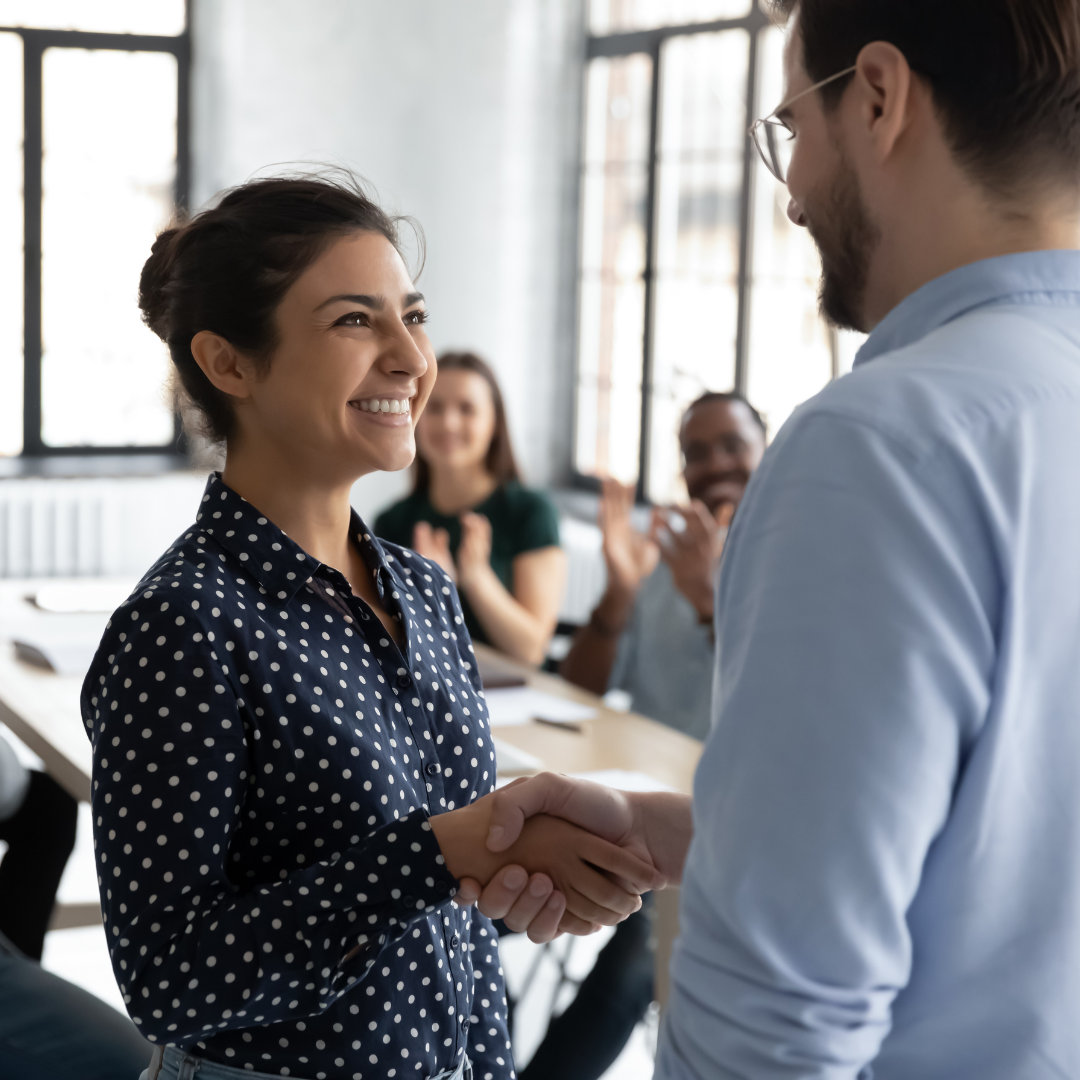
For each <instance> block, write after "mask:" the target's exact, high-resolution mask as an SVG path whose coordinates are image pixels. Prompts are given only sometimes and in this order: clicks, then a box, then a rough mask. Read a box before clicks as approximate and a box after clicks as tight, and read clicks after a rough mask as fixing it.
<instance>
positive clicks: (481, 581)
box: [458, 567, 555, 665]
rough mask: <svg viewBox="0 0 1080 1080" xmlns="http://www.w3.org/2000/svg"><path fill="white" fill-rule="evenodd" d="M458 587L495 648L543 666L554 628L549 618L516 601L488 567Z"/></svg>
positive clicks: (516, 658)
mask: <svg viewBox="0 0 1080 1080" xmlns="http://www.w3.org/2000/svg"><path fill="white" fill-rule="evenodd" d="M458 587H459V589H460V590H461V592H462V593H463V594H464V595H465V596H466V597H467V598H468V600H469V605H470V606H471V607H472V609H473V612H474V613H475V615H476V618H477V620H478V621H479V623H480V625H481V626H482V627H483V629H484V633H485V634H486V635H487V638H488V640H489V641H490V642H491V644H492V645H494V646H495V648H496V649H499V650H500V651H502V652H504V653H506V654H507V655H508V656H512V657H513V658H514V659H515V660H521V661H523V662H524V663H527V664H536V665H539V664H541V663H543V660H544V656H545V655H546V653H547V647H548V643H549V642H550V641H551V635H552V633H553V632H554V629H555V627H554V625H553V624H552V622H551V620H550V619H541V618H539V617H538V616H536V615H534V614H533V613H532V612H531V611H529V609H528V608H527V607H525V605H524V604H522V603H520V602H519V601H518V600H516V599H515V598H514V596H513V594H512V593H511V592H510V591H509V590H508V589H507V588H506V586H505V585H503V583H502V582H501V581H500V580H499V579H498V577H496V575H495V572H494V571H493V570H492V569H491V568H490V567H483V568H481V569H479V570H477V571H476V572H475V573H473V574H470V575H469V576H468V577H467V578H464V579H462V580H460V581H459V582H458Z"/></svg>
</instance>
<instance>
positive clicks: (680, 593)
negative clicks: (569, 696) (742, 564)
mask: <svg viewBox="0 0 1080 1080" xmlns="http://www.w3.org/2000/svg"><path fill="white" fill-rule="evenodd" d="M765 440H766V428H765V421H764V420H763V419H762V418H761V414H760V413H759V412H758V411H757V409H755V408H754V407H753V406H752V405H751V404H750V403H749V402H748V401H747V400H746V399H745V398H744V397H742V395H740V394H737V393H734V392H727V393H717V392H714V391H710V392H708V393H705V394H702V395H701V396H700V397H698V398H697V399H695V400H694V401H693V402H691V403H690V405H689V406H687V409H686V412H684V413H683V417H682V421H681V423H680V425H679V447H680V450H681V453H682V461H683V480H684V481H685V483H686V491H687V495H688V496H689V502H688V503H687V504H685V505H682V506H671V507H655V508H654V509H653V511H652V517H651V522H650V527H649V531H648V532H647V533H642V532H639V531H638V530H637V529H635V528H634V526H633V524H632V522H631V513H632V511H633V508H634V486H633V485H632V484H620V483H619V482H618V481H616V480H607V481H605V482H604V486H603V496H602V498H601V504H600V528H601V531H602V532H603V551H604V561H605V563H606V566H607V585H606V588H605V590H604V594H603V597H602V598H601V600H600V603H599V604H598V605H597V606H596V608H595V609H594V611H593V613H592V616H591V618H590V619H589V622H588V624H587V625H586V626H584V627H583V628H582V629H581V630H580V631H578V633H577V634H576V635H575V637H574V641H573V644H572V646H571V650H570V652H569V653H568V654H567V656H566V658H565V659H564V661H563V663H562V667H561V668H560V671H561V674H562V675H563V676H564V677H565V678H567V679H568V680H569V681H570V682H573V683H576V684H577V685H579V686H583V687H584V688H585V689H587V690H591V691H592V692H594V693H598V694H602V693H604V692H605V691H606V690H609V689H619V690H623V691H625V692H626V693H628V694H629V695H630V699H631V707H632V708H633V709H634V710H635V711H636V712H639V713H642V714H644V715H646V716H650V717H652V718H653V719H655V720H660V721H662V722H663V723H665V724H668V725H669V726H671V727H674V728H677V729H679V730H680V731H683V732H685V733H686V734H688V735H692V736H693V737H694V738H696V739H704V738H705V735H706V733H707V732H708V730H709V715H710V699H711V695H712V669H713V634H712V617H713V585H714V581H715V576H716V567H717V563H718V560H719V557H720V553H721V550H722V548H723V540H724V536H725V535H726V531H727V526H728V524H729V523H730V521H731V519H732V516H733V515H734V513H735V509H736V507H737V506H738V505H739V500H740V499H741V498H742V496H743V492H744V491H745V490H746V485H747V483H748V482H749V480H750V476H751V475H752V473H753V472H754V470H755V469H756V468H757V466H758V464H759V462H760V461H761V456H762V454H763V453H764V452H765ZM643 899H644V901H645V902H644V904H643V905H642V908H641V910H640V911H638V912H636V913H635V914H634V915H631V916H630V918H629V919H627V920H626V921H625V922H623V923H620V924H619V925H618V926H617V927H616V928H615V933H614V934H613V935H612V937H611V939H610V940H609V941H608V942H607V944H606V945H605V946H604V948H603V949H601V950H600V953H599V955H598V956H597V959H596V963H595V964H594V965H593V968H592V970H591V971H590V972H589V974H588V975H587V976H586V977H585V979H584V981H583V982H582V984H581V987H580V989H579V990H578V993H577V996H576V997H575V998H574V1000H573V1001H572V1002H571V1003H570V1005H569V1006H568V1007H567V1008H566V1010H565V1011H564V1012H563V1013H562V1014H561V1015H559V1016H557V1017H556V1018H555V1019H554V1020H553V1021H552V1022H551V1024H550V1026H549V1028H548V1031H547V1034H546V1035H545V1036H544V1040H543V1042H542V1043H541V1044H540V1047H539V1049H538V1050H537V1051H536V1054H535V1055H534V1056H533V1058H532V1059H531V1060H530V1062H529V1064H528V1065H527V1066H526V1067H525V1068H524V1069H522V1071H521V1080H542V1078H544V1077H549V1076H559V1077H561V1078H563V1080H597V1078H598V1077H600V1076H601V1075H603V1073H604V1072H605V1071H606V1070H607V1069H608V1068H609V1067H610V1065H611V1064H612V1062H614V1061H615V1059H616V1058H617V1057H618V1056H619V1054H620V1052H621V1051H622V1048H623V1047H624V1046H625V1045H626V1042H627V1040H628V1039H629V1038H630V1036H631V1034H632V1033H633V1031H634V1027H635V1026H636V1025H637V1023H638V1022H639V1021H640V1020H641V1018H642V1017H643V1016H644V1015H645V1012H646V1010H647V1009H648V1007H649V1004H650V1002H651V1001H652V1000H653V968H654V964H655V961H654V957H653V948H652V942H651V937H652V914H651V913H652V902H651V900H652V898H651V894H650V895H649V896H646V897H644V898H643Z"/></svg>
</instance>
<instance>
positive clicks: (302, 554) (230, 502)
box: [195, 472, 393, 602]
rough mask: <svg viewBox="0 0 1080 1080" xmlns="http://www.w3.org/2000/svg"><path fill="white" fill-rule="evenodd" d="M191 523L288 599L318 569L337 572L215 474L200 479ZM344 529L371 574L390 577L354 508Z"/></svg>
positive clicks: (274, 592) (375, 542) (383, 554)
mask: <svg viewBox="0 0 1080 1080" xmlns="http://www.w3.org/2000/svg"><path fill="white" fill-rule="evenodd" d="M195 520H196V523H197V524H198V526H199V528H200V529H202V531H203V532H204V533H206V535H207V536H210V537H212V538H213V539H214V540H215V541H216V542H217V543H218V544H219V545H220V546H221V547H223V548H224V549H225V550H226V551H228V552H229V553H230V554H231V555H233V556H234V557H235V558H236V559H237V560H238V561H239V562H240V563H242V564H243V566H244V567H245V568H246V569H247V570H248V571H249V573H250V574H251V577H252V578H253V579H254V580H255V581H257V582H258V583H259V584H260V585H261V586H262V587H263V588H264V589H265V590H266V591H267V593H269V594H270V595H271V596H275V597H277V598H278V599H279V600H282V601H285V602H288V601H289V600H291V599H292V598H293V597H294V596H295V595H296V594H297V592H298V591H299V590H300V589H301V587H302V586H304V585H306V584H307V582H309V581H310V580H311V579H312V577H314V576H315V574H317V573H319V572H320V571H323V572H327V573H329V574H332V575H334V576H337V577H340V575H339V574H338V572H337V571H336V570H335V569H334V568H333V567H329V566H324V565H323V564H322V563H320V562H319V560H318V559H316V558H315V557H314V556H312V555H309V554H308V553H307V552H306V551H305V550H304V549H303V548H302V547H301V546H300V545H299V544H298V543H296V541H295V540H292V539H290V538H289V536H288V535H287V534H286V533H284V532H282V530H281V529H279V528H278V527H277V525H275V524H274V523H273V522H272V521H271V520H270V519H269V518H267V517H265V516H264V515H263V514H261V513H260V512H259V511H258V510H257V509H256V508H255V507H254V506H252V505H251V503H249V502H248V501H247V499H245V498H244V497H243V496H242V495H239V494H238V493H237V492H235V491H233V489H232V488H231V487H229V485H228V484H226V483H225V481H224V480H222V479H221V474H220V473H217V472H215V473H212V474H211V475H210V477H209V479H208V480H207V481H206V489H205V491H204V492H203V498H202V505H201V506H200V507H199V513H198V515H197V516H196V519H195ZM349 529H350V532H351V534H352V535H353V537H355V539H356V543H357V545H358V546H359V548H360V551H361V553H362V554H363V556H364V561H365V562H366V563H367V564H368V567H369V568H370V569H371V570H372V572H373V573H378V571H380V570H382V571H384V572H385V573H386V574H389V575H391V577H392V576H393V571H392V569H391V566H390V561H389V560H388V559H387V556H386V552H385V551H384V550H383V547H382V545H381V544H380V543H379V541H378V540H377V539H376V538H375V536H374V535H372V533H371V531H370V530H369V529H368V527H367V526H366V525H365V524H364V522H363V521H362V520H361V518H360V515H359V514H357V512H356V511H355V510H353V511H352V520H351V524H350V526H349Z"/></svg>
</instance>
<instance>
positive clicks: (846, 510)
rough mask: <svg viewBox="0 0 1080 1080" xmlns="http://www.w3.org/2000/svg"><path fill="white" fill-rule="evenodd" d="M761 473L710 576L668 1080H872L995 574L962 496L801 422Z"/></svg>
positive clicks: (871, 440)
mask: <svg viewBox="0 0 1080 1080" xmlns="http://www.w3.org/2000/svg"><path fill="white" fill-rule="evenodd" d="M763 469H764V470H765V471H764V472H762V473H761V474H760V475H759V478H758V480H757V482H756V483H755V485H753V487H752V489H751V490H750V491H749V492H748V494H747V498H746V500H744V503H743V505H742V507H741V508H740V511H739V515H738V518H737V520H736V521H735V523H734V526H733V529H732V533H731V536H730V537H729V540H728V546H727V552H726V555H725V558H724V566H723V569H722V572H721V581H720V588H719V594H718V598H717V619H718V623H717V628H718V630H717V632H718V650H719V658H720V659H719V663H720V667H719V678H718V684H717V696H716V700H715V705H714V708H715V710H716V723H715V726H714V728H713V730H712V733H711V735H710V737H709V739H708V741H707V743H706V748H705V752H704V756H703V758H702V761H701V763H700V765H699V767H698V771H697V778H696V781H695V791H694V827H695V832H694V839H693V843H692V845H691V848H690V853H689V856H688V858H687V863H686V866H687V869H686V873H685V875H684V879H683V888H682V899H681V916H680V918H681V929H682V937H681V939H680V941H681V943H680V944H679V945H678V946H677V947H676V951H675V955H674V959H673V963H672V995H671V999H670V1006H669V1009H668V1012H667V1021H666V1027H665V1037H664V1039H663V1040H662V1044H661V1047H660V1052H659V1056H658V1063H657V1076H658V1077H660V1078H663V1080H669V1078H673V1077H684V1076H714V1077H724V1078H727V1080H749V1078H753V1080H795V1078H796V1077H797V1078H799V1080H808V1078H815V1080H853V1078H854V1077H856V1076H859V1075H863V1073H864V1071H867V1066H868V1065H869V1064H870V1062H872V1061H873V1059H874V1058H875V1057H876V1056H877V1054H878V1051H879V1049H880V1046H881V1042H882V1040H883V1039H884V1038H885V1036H886V1034H887V1033H888V1031H889V1027H890V1014H891V1008H892V1003H893V999H894V998H895V996H896V995H897V993H899V992H900V991H901V990H902V989H904V988H905V987H906V986H907V985H908V982H909V978H910V976H911V973H912V963H913V956H912V949H913V941H912V933H911V930H910V927H909V924H908V913H909V911H910V910H911V907H912V904H913V902H914V901H915V898H916V896H917V894H918V892H919V888H920V882H921V879H922V874H923V867H924V863H925V862H926V860H927V857H928V853H929V852H930V850H931V845H932V844H933V843H934V841H935V839H936V838H938V837H939V835H940V834H941V832H942V830H943V828H944V827H945V825H946V822H947V821H948V818H949V814H950V809H951V806H952V803H953V800H954V799H955V797H956V790H957V789H956V785H957V781H958V775H959V770H960V768H961V761H962V760H963V759H964V757H965V756H966V755H967V753H968V752H970V749H971V746H972V744H973V742H974V740H975V739H976V737H977V735H978V732H979V731H980V729H981V725H982V723H983V721H984V719H985V715H986V710H987V708H988V705H989V701H990V691H989V686H990V680H991V678H992V671H993V665H994V659H995V622H996V614H995V610H994V609H995V605H996V602H997V592H996V590H997V587H998V586H997V582H998V575H999V572H1000V571H999V568H998V567H997V565H996V563H995V558H994V555H993V553H992V551H991V550H990V542H989V540H988V538H987V537H986V536H985V534H984V532H983V529H982V522H983V521H984V520H985V517H984V516H983V515H982V514H981V513H980V510H979V508H978V507H977V506H975V505H974V504H973V501H972V500H973V495H972V493H971V491H970V480H969V479H968V477H969V476H970V473H966V472H964V471H963V470H962V468H961V467H960V466H958V465H957V463H955V462H954V461H952V460H951V459H950V457H949V455H948V453H947V452H943V451H941V450H939V449H937V448H935V449H933V450H932V451H931V450H927V449H926V448H919V447H913V446H910V445H908V444H907V443H906V442H905V440H904V436H903V434H902V433H897V434H891V433H886V432H885V431H883V430H882V428H881V427H880V425H874V426H873V427H872V426H871V425H869V424H864V423H862V422H859V421H856V420H853V419H850V418H847V417H843V416H830V415H822V414H820V413H818V414H815V413H812V412H811V413H809V414H804V415H803V416H802V417H801V418H796V420H795V421H794V422H793V425H792V426H791V427H790V428H789V430H788V431H786V432H785V433H784V434H783V435H782V436H781V438H780V440H779V442H778V444H777V446H775V447H774V450H773V452H772V457H771V460H770V461H769V462H767V463H766V465H765V466H763ZM915 962H916V963H917V962H918V958H916V960H915Z"/></svg>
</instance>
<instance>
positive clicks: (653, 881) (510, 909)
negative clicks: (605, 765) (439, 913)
mask: <svg viewBox="0 0 1080 1080" xmlns="http://www.w3.org/2000/svg"><path fill="white" fill-rule="evenodd" d="M431 827H432V830H433V832H434V833H435V837H436V839H437V840H438V842H439V846H440V848H441V849H442V852H443V857H444V858H445V860H446V865H447V869H448V870H449V871H450V873H452V874H453V875H454V876H455V877H456V878H458V880H459V882H460V888H459V891H458V894H457V896H456V897H455V901H456V902H457V903H458V904H462V905H466V904H473V903H475V904H476V905H477V906H478V907H479V909H480V910H481V911H482V912H483V913H484V914H485V915H489V916H490V917H492V918H497V919H503V920H504V921H505V923H506V925H507V926H509V927H510V929H511V930H515V931H525V932H527V933H528V935H529V937H530V938H531V939H532V940H533V941H537V942H541V941H549V940H551V939H552V938H553V937H556V936H557V935H558V934H561V933H570V934H589V933H592V932H593V931H594V930H598V929H599V928H600V926H605V925H606V926H613V925H614V924H615V923H618V922H621V921H622V920H623V919H625V918H626V917H627V916H628V915H631V914H633V912H635V911H637V909H638V908H639V907H640V906H641V893H643V892H648V891H649V890H650V889H661V888H664V887H665V886H667V885H670V884H673V883H676V882H678V881H679V880H681V878H682V868H683V863H684V861H685V859H686V851H687V848H688V847H689V845H690V835H691V816H690V799H689V798H688V797H687V796H684V795H676V794H670V793H667V792H627V791H616V790H614V789H612V788H606V787H603V786H602V785H600V784H593V783H590V782H588V781H585V780H574V779H571V778H570V777H567V776H562V775H559V774H556V773H541V774H539V775H538V776H534V777H529V778H526V779H521V780H516V781H514V782H513V783H512V784H508V785H507V786H506V787H504V788H501V789H500V790H498V791H494V792H492V793H491V794H490V795H485V796H484V797H483V798H481V799H477V801H476V802H475V803H473V804H472V805H470V806H468V807H465V808H463V809H461V810H455V811H451V812H450V813H447V814H439V815H437V816H435V817H433V818H431Z"/></svg>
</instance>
